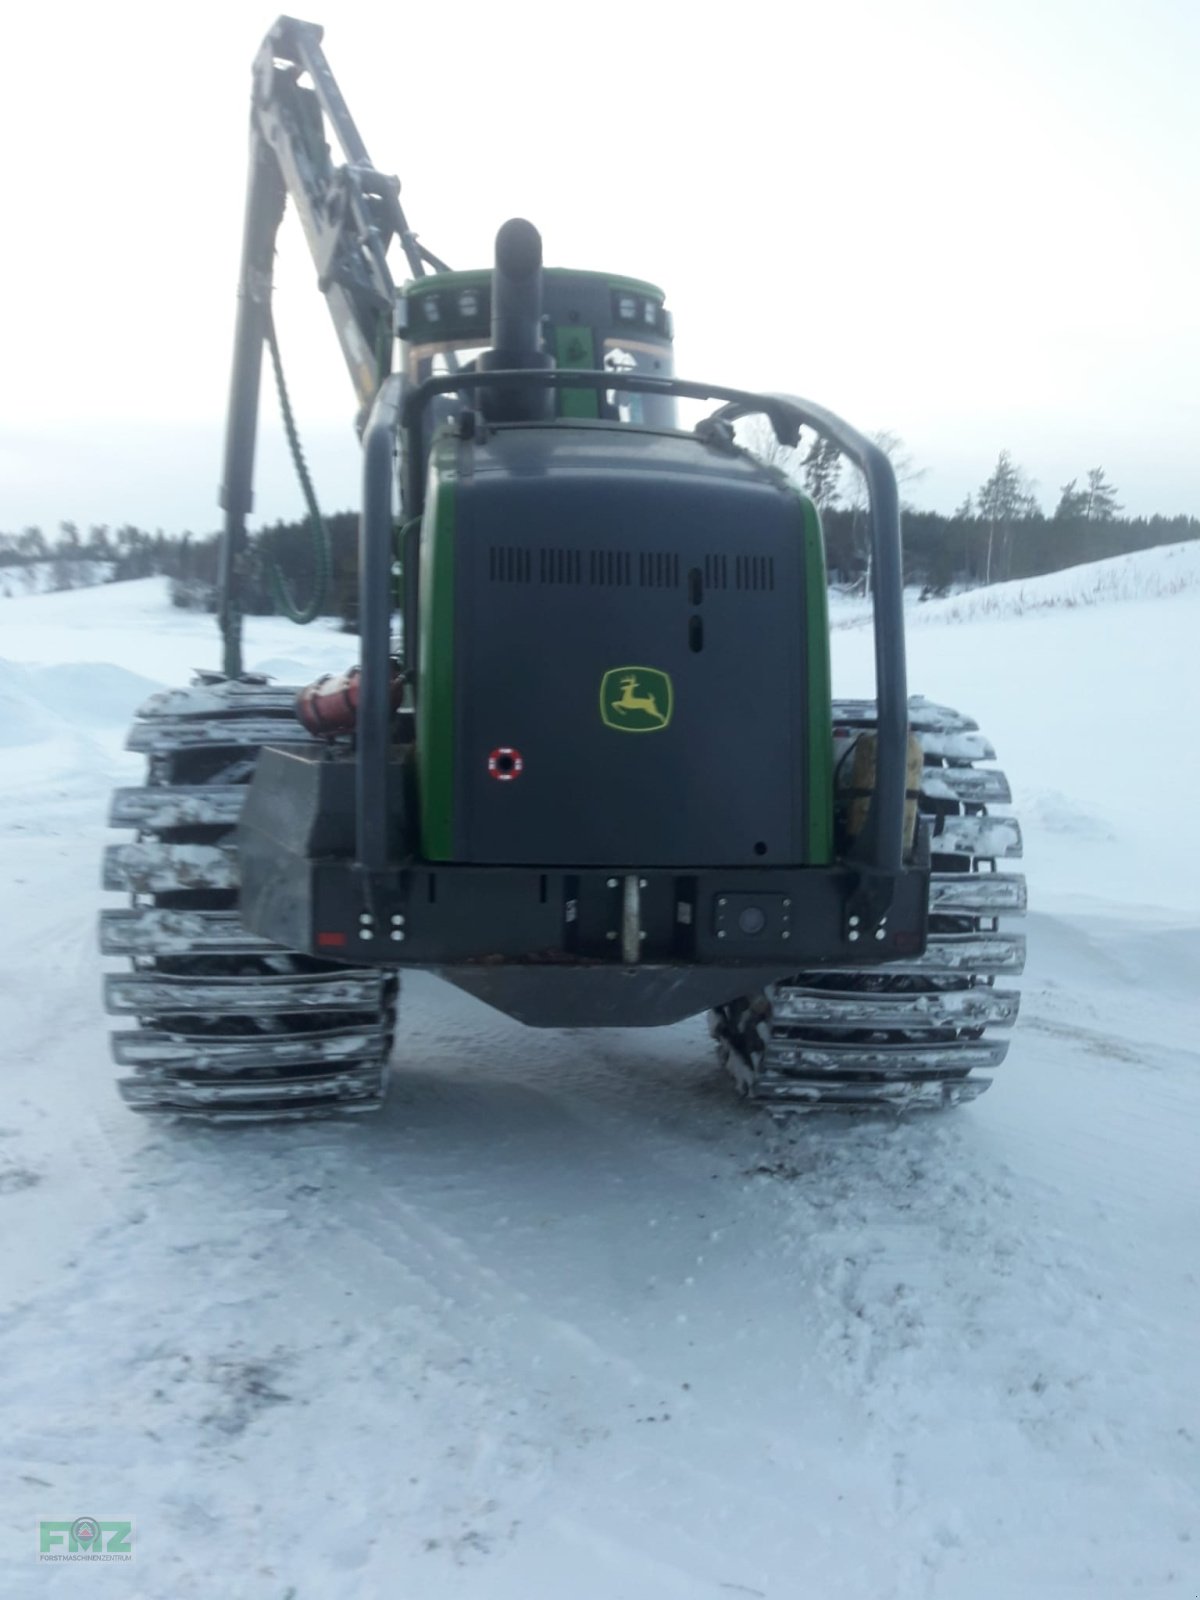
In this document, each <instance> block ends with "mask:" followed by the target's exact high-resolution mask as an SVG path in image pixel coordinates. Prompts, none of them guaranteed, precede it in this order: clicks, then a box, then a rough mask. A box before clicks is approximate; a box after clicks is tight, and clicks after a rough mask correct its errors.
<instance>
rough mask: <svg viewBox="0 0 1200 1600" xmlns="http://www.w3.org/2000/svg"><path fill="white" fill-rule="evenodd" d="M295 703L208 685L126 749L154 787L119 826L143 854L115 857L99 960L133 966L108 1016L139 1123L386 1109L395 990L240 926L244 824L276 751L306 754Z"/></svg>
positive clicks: (272, 689) (268, 690) (150, 719)
mask: <svg viewBox="0 0 1200 1600" xmlns="http://www.w3.org/2000/svg"><path fill="white" fill-rule="evenodd" d="M295 694H296V691H295V690H294V689H289V688H281V687H279V686H277V685H270V684H266V683H263V682H260V681H257V680H254V679H246V680H243V681H240V682H230V681H222V680H216V679H214V678H213V677H212V675H205V676H204V677H203V678H202V679H201V680H199V681H197V682H196V683H195V684H193V685H192V686H191V687H189V688H186V689H169V690H166V691H165V692H163V693H161V694H157V695H154V696H152V697H151V698H150V700H148V701H147V702H146V703H145V704H144V705H143V706H142V707H141V708H140V710H139V711H138V713H137V719H136V721H135V723H134V726H133V729H132V731H131V733H130V735H129V739H128V741H127V744H128V747H129V748H130V749H132V750H141V751H144V752H145V753H146V754H147V757H148V765H149V771H148V774H147V781H146V783H145V784H144V785H143V786H142V787H140V788H136V789H119V790H117V792H116V794H115V795H114V796H113V801H112V808H111V811H110V816H109V820H110V822H111V823H112V825H113V826H114V827H121V828H132V829H133V830H134V831H135V834H136V838H135V839H134V840H133V841H127V842H124V843H121V844H116V845H112V846H110V847H109V849H108V850H107V851H106V853H105V862H104V887H105V888H107V889H114V890H119V891H124V892H126V893H127V894H128V895H129V896H130V905H129V907H128V909H121V910H117V909H113V910H107V911H104V912H102V913H101V917H100V949H101V953H102V954H104V955H106V956H120V957H123V958H125V959H126V960H127V961H128V964H129V968H128V970H127V971H124V972H111V973H108V974H107V975H106V977H105V983H104V988H105V1002H106V1006H107V1009H108V1010H109V1012H110V1013H112V1014H113V1015H115V1016H118V1017H122V1018H132V1019H133V1022H134V1025H133V1026H132V1027H127V1028H121V1029H119V1030H117V1031H114V1033H113V1034H112V1051H113V1057H114V1059H115V1061H116V1063H117V1065H118V1066H119V1067H121V1068H123V1069H125V1075H124V1076H122V1077H121V1078H120V1079H119V1080H118V1088H119V1089H120V1092H121V1095H122V1097H123V1098H124V1099H125V1101H126V1102H127V1103H128V1104H129V1105H130V1106H131V1107H132V1108H133V1109H134V1110H135V1111H143V1112H158V1113H167V1114H172V1115H177V1116H187V1117H199V1118H203V1119H205V1120H208V1121H214V1122H216V1121H248V1120H253V1119H264V1118H271V1119H276V1118H297V1117H308V1116H313V1115H317V1114H322V1113H328V1112H331V1111H368V1110H374V1109H376V1108H377V1107H378V1106H379V1105H380V1104H381V1103H382V1101H383V1095H384V1088H385V1082H386V1075H387V1064H388V1058H389V1056H390V1054H391V1047H392V1037H393V1032H394V1028H395V1014H396V997H397V991H398V980H397V978H396V977H395V975H393V974H390V973H385V972H380V971H379V970H378V969H377V968H373V967H372V968H353V967H347V966H341V965H338V964H337V963H334V962H329V961H318V960H315V959H313V958H311V957H309V956H307V955H301V954H299V953H297V952H294V951H288V950H284V949H282V948H281V947H280V946H278V945H274V944H271V943H270V942H269V941H268V940H265V939H261V938H259V937H258V936H257V935H256V934H251V933H248V932H247V931H246V930H245V929H244V928H243V927H242V925H241V921H240V919H239V916H238V911H237V889H238V867H237V854H236V851H235V849H234V848H233V829H234V827H235V825H236V823H237V819H238V815H239V813H240V811H241V808H242V805H243V802H244V800H245V795H246V786H247V785H248V783H249V781H250V778H251V776H252V775H253V771H254V764H255V761H256V760H257V757H258V752H259V750H260V749H261V748H262V746H263V745H264V744H268V743H269V744H271V745H275V746H279V745H283V746H287V745H307V744H310V743H311V742H312V741H311V739H310V737H309V735H308V734H307V733H306V732H305V731H304V729H303V728H302V727H301V726H300V724H299V723H298V722H297V721H296V720H295V718H294V716H293V713H292V707H293V704H294V701H295Z"/></svg>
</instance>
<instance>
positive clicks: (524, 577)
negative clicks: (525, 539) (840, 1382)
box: [488, 544, 533, 583]
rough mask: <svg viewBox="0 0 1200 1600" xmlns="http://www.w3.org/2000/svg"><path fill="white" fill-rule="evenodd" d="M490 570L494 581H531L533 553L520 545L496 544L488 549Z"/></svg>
mask: <svg viewBox="0 0 1200 1600" xmlns="http://www.w3.org/2000/svg"><path fill="white" fill-rule="evenodd" d="M488 572H489V575H490V577H491V580H492V582H493V583H529V582H530V580H531V578H532V577H533V553H532V551H529V550H523V549H522V548H521V546H520V545H515V544H494V545H492V547H491V548H490V550H489V551H488Z"/></svg>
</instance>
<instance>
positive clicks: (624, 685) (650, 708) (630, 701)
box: [612, 673, 667, 722]
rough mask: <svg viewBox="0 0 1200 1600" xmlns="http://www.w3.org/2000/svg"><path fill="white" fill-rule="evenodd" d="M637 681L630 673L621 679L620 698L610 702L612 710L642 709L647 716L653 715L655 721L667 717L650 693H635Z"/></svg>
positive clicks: (664, 719) (663, 720)
mask: <svg viewBox="0 0 1200 1600" xmlns="http://www.w3.org/2000/svg"><path fill="white" fill-rule="evenodd" d="M637 686H638V681H637V678H636V676H635V675H633V674H632V673H631V674H630V675H629V677H627V678H622V679H621V698H620V699H619V700H614V701H613V702H612V708H613V710H614V711H644V712H645V713H646V714H647V716H651V717H653V718H654V719H655V720H656V721H657V722H665V721H666V720H667V719H666V717H665V716H664V715H663V714H662V712H661V711H660V710H659V709H658V701H657V700H656V699H655V698H654V696H653V695H652V694H637V693H636V692H635V691H636V689H637Z"/></svg>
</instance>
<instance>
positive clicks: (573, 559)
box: [488, 544, 680, 589]
mask: <svg viewBox="0 0 1200 1600" xmlns="http://www.w3.org/2000/svg"><path fill="white" fill-rule="evenodd" d="M488 576H489V578H490V579H491V581H492V582H493V583H539V584H541V583H545V584H590V585H591V586H592V587H593V588H606V589H629V588H633V587H638V588H642V589H678V588H679V585H680V559H679V556H678V554H676V553H675V552H674V551H669V550H638V551H633V550H580V549H578V548H573V547H568V546H560V547H558V548H552V549H527V548H526V547H524V546H522V545H508V544H494V545H491V546H490V547H489V549H488Z"/></svg>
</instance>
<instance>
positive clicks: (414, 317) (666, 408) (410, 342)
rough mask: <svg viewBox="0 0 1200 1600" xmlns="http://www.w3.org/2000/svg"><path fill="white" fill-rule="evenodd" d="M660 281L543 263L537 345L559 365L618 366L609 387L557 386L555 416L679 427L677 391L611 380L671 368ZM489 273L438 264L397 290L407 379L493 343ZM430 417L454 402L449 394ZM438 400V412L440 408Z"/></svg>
mask: <svg viewBox="0 0 1200 1600" xmlns="http://www.w3.org/2000/svg"><path fill="white" fill-rule="evenodd" d="M663 300H664V296H663V291H662V290H661V289H659V288H656V287H655V285H654V284H652V283H643V282H641V281H640V280H639V279H636V278H623V277H617V276H614V275H612V274H609V273H603V272H573V271H570V270H568V269H566V268H562V267H548V268H546V269H545V270H544V271H543V274H542V308H543V315H542V348H543V350H544V351H545V353H546V354H547V355H548V356H550V357H551V358H552V359H553V362H554V365H555V366H556V367H558V368H560V369H567V370H569V369H571V368H575V369H587V370H589V371H596V370H604V371H608V372H612V373H613V374H614V385H613V388H612V389H610V390H605V391H597V390H594V389H559V390H557V391H556V392H555V397H554V405H555V413H556V415H557V416H559V417H564V418H566V417H583V418H586V417H592V418H597V419H604V420H608V421H619V422H627V423H632V424H634V425H637V426H641V427H648V428H668V429H670V428H674V427H676V425H677V423H676V403H675V399H674V397H673V396H670V395H657V394H653V395H652V394H633V393H631V392H629V391H628V390H622V389H621V388H620V387H619V385H618V383H617V382H616V378H617V375H619V374H620V373H622V372H638V373H645V374H648V375H650V376H652V377H661V378H669V377H671V376H672V374H673V370H674V368H673V363H672V355H671V333H672V330H671V313H670V312H669V311H668V310H667V308H666V306H665V305H664V304H663ZM491 313H492V273H491V271H490V270H485V271H478V272H440V273H438V274H437V275H436V276H434V277H429V278H419V279H417V280H415V281H414V282H411V283H408V284H406V285H405V286H404V288H403V289H402V290H401V293H400V337H401V340H402V341H403V346H402V347H403V351H404V356H403V360H404V374H405V378H406V381H407V382H408V383H409V384H410V385H413V386H415V385H417V384H419V383H423V382H424V381H425V380H426V379H427V378H434V377H441V376H442V375H444V374H447V373H452V372H456V371H467V370H473V367H474V363H475V362H476V360H477V359H478V357H479V356H480V355H481V354H482V353H483V352H484V351H485V350H486V349H488V348H489V346H490V344H491ZM432 409H433V411H434V417H435V419H436V420H439V421H440V420H443V417H448V416H450V415H452V414H453V412H454V410H455V409H457V408H456V406H455V403H454V397H453V396H445V397H444V398H443V399H442V401H441V404H440V407H439V406H438V403H437V402H435V404H434V407H433V408H432ZM439 410H440V413H441V414H440V415H439Z"/></svg>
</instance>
